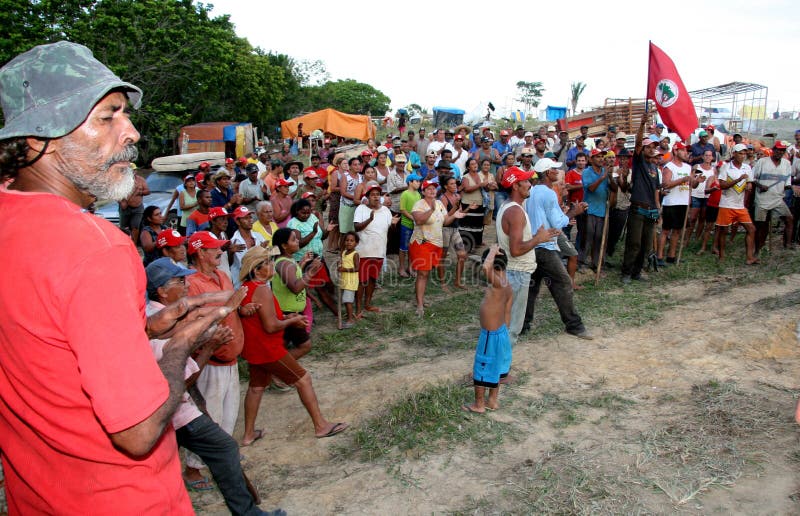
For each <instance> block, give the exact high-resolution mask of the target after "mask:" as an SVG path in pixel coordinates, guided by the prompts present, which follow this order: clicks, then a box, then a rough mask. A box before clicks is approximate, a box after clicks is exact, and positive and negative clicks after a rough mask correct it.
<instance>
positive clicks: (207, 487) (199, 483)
mask: <svg viewBox="0 0 800 516" xmlns="http://www.w3.org/2000/svg"><path fill="white" fill-rule="evenodd" d="M183 483H184V484H186V489H188V490H189V491H194V492H195V493H200V492H202V491H211V490H212V489H214V484H212V483H211V482H210V481H209V480H208V477H203V478H201V479H199V480H186V479H185V478H184V479H183Z"/></svg>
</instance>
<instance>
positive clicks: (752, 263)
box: [744, 258, 761, 265]
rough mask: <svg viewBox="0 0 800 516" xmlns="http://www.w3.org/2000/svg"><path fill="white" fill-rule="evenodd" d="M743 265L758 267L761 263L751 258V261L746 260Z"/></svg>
mask: <svg viewBox="0 0 800 516" xmlns="http://www.w3.org/2000/svg"><path fill="white" fill-rule="evenodd" d="M744 263H746V264H747V265H758V264H760V263H761V261H760V260H759V259H758V258H753V259H752V260H747V261H746V262H744Z"/></svg>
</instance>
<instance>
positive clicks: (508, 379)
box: [500, 375, 517, 385]
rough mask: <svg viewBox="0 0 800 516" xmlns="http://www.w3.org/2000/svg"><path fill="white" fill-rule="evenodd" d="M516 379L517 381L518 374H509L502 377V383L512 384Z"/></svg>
mask: <svg viewBox="0 0 800 516" xmlns="http://www.w3.org/2000/svg"><path fill="white" fill-rule="evenodd" d="M516 381H517V377H516V376H511V375H508V376H505V377H503V378H500V383H501V384H502V385H512V384H513V383H514V382H516Z"/></svg>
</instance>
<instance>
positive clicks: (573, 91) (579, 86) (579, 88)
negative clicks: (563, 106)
mask: <svg viewBox="0 0 800 516" xmlns="http://www.w3.org/2000/svg"><path fill="white" fill-rule="evenodd" d="M569 89H570V97H569V102H570V104H572V114H573V115H574V114H575V113H576V112H577V111H578V100H579V99H580V98H581V95H582V94H583V90H585V89H586V83H583V82H580V81H578V82H572V83H570V85H569Z"/></svg>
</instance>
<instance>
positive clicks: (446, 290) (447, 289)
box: [442, 283, 450, 294]
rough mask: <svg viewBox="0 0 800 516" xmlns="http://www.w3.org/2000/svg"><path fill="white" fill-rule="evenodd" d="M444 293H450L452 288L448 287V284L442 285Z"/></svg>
mask: <svg viewBox="0 0 800 516" xmlns="http://www.w3.org/2000/svg"><path fill="white" fill-rule="evenodd" d="M442 292H447V293H448V294H449V293H450V287H448V286H447V283H442Z"/></svg>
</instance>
